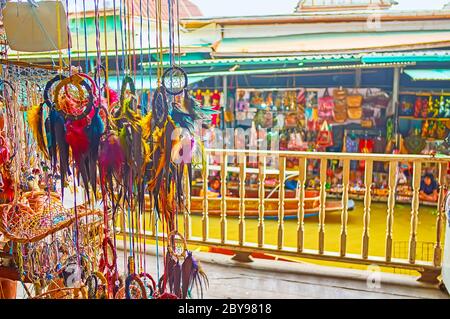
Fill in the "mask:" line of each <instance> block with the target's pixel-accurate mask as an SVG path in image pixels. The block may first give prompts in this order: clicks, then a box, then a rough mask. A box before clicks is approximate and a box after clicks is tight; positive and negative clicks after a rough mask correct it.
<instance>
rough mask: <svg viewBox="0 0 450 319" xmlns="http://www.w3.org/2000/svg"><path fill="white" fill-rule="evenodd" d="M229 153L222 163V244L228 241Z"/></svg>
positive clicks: (225, 154)
mask: <svg viewBox="0 0 450 319" xmlns="http://www.w3.org/2000/svg"><path fill="white" fill-rule="evenodd" d="M227 159H228V156H227V153H226V152H224V153H223V154H222V156H221V161H220V196H221V201H220V242H221V243H222V244H224V243H225V242H226V241H227V164H228V161H227Z"/></svg>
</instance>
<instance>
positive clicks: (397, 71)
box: [392, 67, 400, 147]
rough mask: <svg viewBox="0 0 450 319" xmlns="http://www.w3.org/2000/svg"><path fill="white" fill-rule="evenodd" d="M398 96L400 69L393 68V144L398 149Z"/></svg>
mask: <svg viewBox="0 0 450 319" xmlns="http://www.w3.org/2000/svg"><path fill="white" fill-rule="evenodd" d="M399 96H400V68H399V67H395V68H394V80H393V84H392V104H393V107H394V123H395V124H394V134H395V144H396V145H397V147H400V145H399V144H400V136H399V135H398V106H399Z"/></svg>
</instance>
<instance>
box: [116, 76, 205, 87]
mask: <svg viewBox="0 0 450 319" xmlns="http://www.w3.org/2000/svg"><path fill="white" fill-rule="evenodd" d="M208 77H209V76H206V75H199V76H198V75H193V76H192V75H188V85H191V84H194V83H197V82H200V81H202V80H204V79H206V78H208ZM122 79H123V76H120V77H117V76H110V77H109V79H108V83H109V86H110V87H111V88H112V89H113V90H120V85H121V84H122ZM134 80H135V81H134V84H135V86H136V90H146V89H150V86H151V88H152V89H156V88H157V86H158V83H157V80H156V76H154V77H152V78H150V77H149V76H148V75H147V76H144V77H141V76H140V75H139V74H138V75H136V78H135V79H134Z"/></svg>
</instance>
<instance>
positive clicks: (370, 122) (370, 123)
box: [361, 119, 373, 128]
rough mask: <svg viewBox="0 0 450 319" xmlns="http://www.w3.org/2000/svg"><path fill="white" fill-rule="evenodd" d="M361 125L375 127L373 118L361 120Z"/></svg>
mask: <svg viewBox="0 0 450 319" xmlns="http://www.w3.org/2000/svg"><path fill="white" fill-rule="evenodd" d="M361 127H363V128H372V127H373V120H372V119H364V120H361Z"/></svg>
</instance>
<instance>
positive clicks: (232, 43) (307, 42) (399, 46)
mask: <svg viewBox="0 0 450 319" xmlns="http://www.w3.org/2000/svg"><path fill="white" fill-rule="evenodd" d="M446 46H450V31H448V30H444V31H441V30H439V31H397V32H345V33H332V32H330V33H315V34H297V35H289V36H276V37H260V38H225V39H223V40H221V41H220V42H218V43H217V44H216V45H215V47H214V53H213V54H214V55H215V56H233V55H240V56H246V55H263V54H266V55H267V54H274V55H276V54H286V53H290V54H294V53H297V54H302V53H304V54H311V53H321V54H325V53H327V52H328V53H332V52H335V53H337V52H340V53H343V52H374V51H396V50H397V51H398V50H414V49H430V48H439V47H446Z"/></svg>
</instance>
